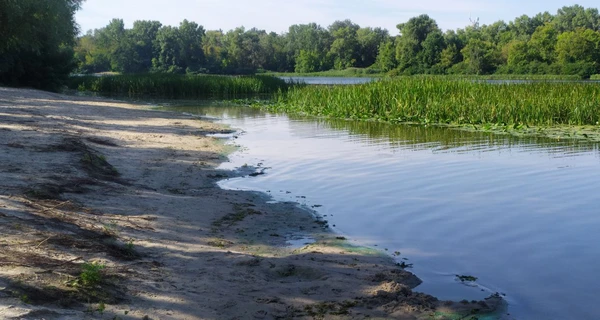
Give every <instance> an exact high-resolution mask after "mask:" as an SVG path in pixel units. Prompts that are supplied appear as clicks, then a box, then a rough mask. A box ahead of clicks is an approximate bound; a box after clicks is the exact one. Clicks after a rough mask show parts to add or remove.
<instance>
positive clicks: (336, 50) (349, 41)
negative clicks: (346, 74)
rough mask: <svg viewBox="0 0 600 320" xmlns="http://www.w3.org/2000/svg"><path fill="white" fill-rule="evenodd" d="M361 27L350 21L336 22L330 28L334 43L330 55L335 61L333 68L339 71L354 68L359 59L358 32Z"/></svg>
mask: <svg viewBox="0 0 600 320" xmlns="http://www.w3.org/2000/svg"><path fill="white" fill-rule="evenodd" d="M359 29H360V27H359V26H358V25H357V24H355V23H353V22H352V21H350V20H344V21H336V22H334V23H333V24H332V25H331V26H329V32H330V33H331V35H332V36H333V42H332V43H331V48H330V49H329V55H330V57H331V58H332V59H333V66H334V68H335V69H337V70H343V69H346V68H350V67H354V66H355V65H356V62H357V61H358V59H359V56H358V50H359V42H358V37H357V32H358V30H359Z"/></svg>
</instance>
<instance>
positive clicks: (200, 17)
mask: <svg viewBox="0 0 600 320" xmlns="http://www.w3.org/2000/svg"><path fill="white" fill-rule="evenodd" d="M574 4H579V5H582V6H584V7H586V8H598V7H600V4H599V2H598V0H579V1H568V0H545V1H540V0H500V1H498V0H409V1H405V0H362V1H359V0H170V1H165V0H86V1H85V2H84V4H83V7H82V9H81V10H80V11H79V12H78V13H77V16H76V19H77V22H78V23H79V25H80V28H81V31H82V33H85V32H86V31H88V30H93V29H99V28H102V27H104V26H106V25H107V24H108V23H109V21H110V20H111V19H113V18H120V19H123V20H124V21H125V26H126V27H127V28H131V27H132V26H133V22H134V21H136V20H158V21H160V22H161V23H162V24H163V25H173V26H177V25H179V23H180V22H181V21H183V19H188V20H189V21H194V22H196V23H198V24H200V25H202V26H204V28H205V29H206V30H217V29H221V30H223V31H228V30H231V29H234V28H236V27H240V26H244V27H246V29H250V28H253V27H256V28H258V29H262V30H266V31H268V32H270V31H274V32H276V33H283V32H286V31H287V30H288V27H289V26H291V25H293V24H306V23H310V22H316V23H318V24H320V25H321V26H323V27H327V26H329V25H330V24H332V23H333V22H334V21H336V20H345V19H350V20H352V21H353V22H354V23H356V24H358V25H360V26H361V27H382V28H385V29H388V30H389V31H390V33H391V34H392V35H396V34H397V33H398V32H397V29H396V25H397V24H398V23H403V22H406V21H408V19H410V18H411V17H415V16H418V15H420V14H428V15H429V16H430V17H432V18H433V19H435V20H436V21H437V23H438V25H439V26H440V27H441V28H442V29H444V30H448V29H457V28H464V27H465V26H467V25H468V24H469V23H470V22H469V21H470V20H475V19H477V18H479V22H480V23H481V24H490V23H493V22H495V21H498V20H504V21H506V22H508V21H511V20H513V19H514V18H516V17H517V16H520V15H522V14H527V15H530V16H531V15H535V14H537V13H539V12H544V11H548V12H550V13H552V14H555V13H556V11H557V10H558V9H559V8H561V7H563V6H570V5H574Z"/></svg>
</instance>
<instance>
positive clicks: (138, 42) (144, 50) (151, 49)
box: [129, 20, 162, 73]
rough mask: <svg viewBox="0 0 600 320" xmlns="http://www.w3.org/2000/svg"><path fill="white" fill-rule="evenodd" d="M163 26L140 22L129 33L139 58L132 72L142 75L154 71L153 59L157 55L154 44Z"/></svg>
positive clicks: (134, 24)
mask: <svg viewBox="0 0 600 320" xmlns="http://www.w3.org/2000/svg"><path fill="white" fill-rule="evenodd" d="M161 27H162V24H161V23H160V22H158V21H145V20H138V21H135V22H134V23H133V28H132V29H131V30H130V31H129V41H131V42H132V43H133V44H134V45H135V57H136V58H137V60H136V63H135V64H134V67H133V69H132V70H131V71H132V72H135V73H142V72H148V71H150V70H151V69H152V58H154V56H155V55H156V50H155V46H154V42H155V41H156V35H157V34H158V30H160V28H161Z"/></svg>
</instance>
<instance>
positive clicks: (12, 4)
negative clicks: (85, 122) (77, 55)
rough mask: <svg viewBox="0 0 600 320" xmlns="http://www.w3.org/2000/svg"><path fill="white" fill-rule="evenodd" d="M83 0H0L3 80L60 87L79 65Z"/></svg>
mask: <svg viewBox="0 0 600 320" xmlns="http://www.w3.org/2000/svg"><path fill="white" fill-rule="evenodd" d="M81 2H82V1H81V0H46V1H38V0H3V1H0V56H1V57H2V59H0V83H2V84H5V85H13V86H30V87H36V88H42V89H50V90H57V89H58V88H59V87H60V86H61V85H62V84H63V83H64V81H66V79H67V77H68V75H69V74H70V72H71V71H72V70H73V69H74V68H75V67H76V64H75V63H74V59H73V57H74V51H73V47H74V45H75V36H76V35H77V33H78V32H79V30H78V29H77V25H76V23H75V19H74V14H75V12H76V11H77V10H78V9H79V7H80V5H81Z"/></svg>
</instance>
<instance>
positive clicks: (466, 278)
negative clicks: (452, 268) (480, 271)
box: [456, 274, 478, 282]
mask: <svg viewBox="0 0 600 320" xmlns="http://www.w3.org/2000/svg"><path fill="white" fill-rule="evenodd" d="M456 278H457V279H458V280H460V281H461V282H475V281H477V279H478V278H477V277H474V276H467V275H458V274H457V275H456Z"/></svg>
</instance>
